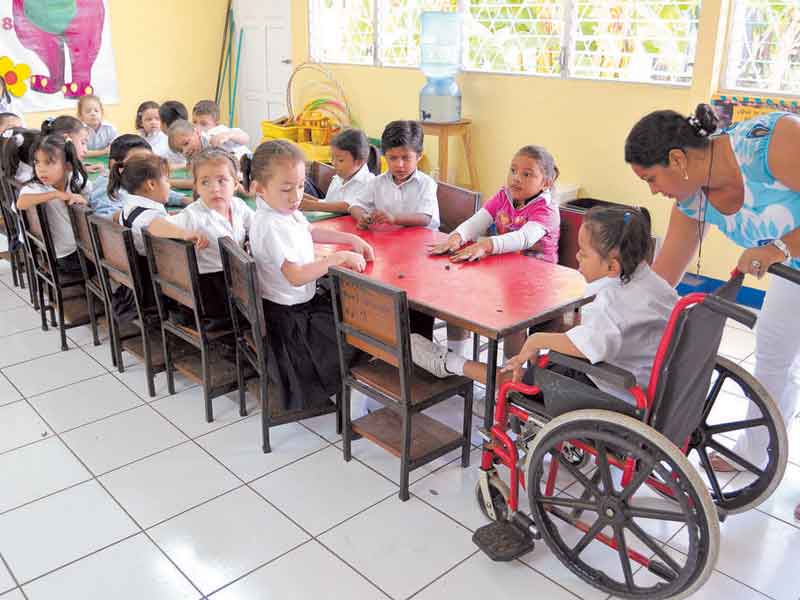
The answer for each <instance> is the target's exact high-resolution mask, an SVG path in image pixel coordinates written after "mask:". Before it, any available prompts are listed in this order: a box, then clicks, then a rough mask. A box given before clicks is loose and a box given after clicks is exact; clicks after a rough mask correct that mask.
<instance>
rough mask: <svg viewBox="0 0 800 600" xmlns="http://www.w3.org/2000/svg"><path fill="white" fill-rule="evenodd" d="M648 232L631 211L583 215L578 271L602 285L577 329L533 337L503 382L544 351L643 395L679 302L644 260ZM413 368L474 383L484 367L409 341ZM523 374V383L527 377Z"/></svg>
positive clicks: (610, 389) (606, 210) (579, 375)
mask: <svg viewBox="0 0 800 600" xmlns="http://www.w3.org/2000/svg"><path fill="white" fill-rule="evenodd" d="M651 243H652V241H651V239H650V227H649V226H648V223H647V220H646V219H645V218H644V216H643V215H642V214H641V212H639V211H638V210H635V209H631V210H626V209H623V208H601V207H597V208H593V209H591V210H590V211H589V212H587V213H586V216H585V217H584V221H583V225H581V228H580V231H579V232H578V254H577V259H578V270H579V271H580V272H581V274H582V275H583V276H584V278H585V279H586V281H587V283H590V284H591V283H593V282H598V281H600V280H602V279H605V278H607V279H609V280H610V281H609V282H608V284H607V285H605V286H603V287H601V288H600V289H599V291H598V292H597V295H596V296H595V299H594V301H593V302H591V303H589V304H587V305H586V306H584V307H583V309H582V311H581V323H580V325H578V326H576V327H573V328H572V329H570V330H569V331H567V332H566V333H544V332H542V333H534V334H533V335H531V336H530V337H529V338H528V339H527V341H526V342H525V344H524V345H523V347H522V351H521V352H520V353H519V354H518V355H517V356H514V357H513V358H511V359H509V361H508V362H507V363H506V365H505V366H504V367H503V368H502V371H501V372H502V373H504V374H505V375H506V376H508V375H512V376H513V378H514V380H515V381H518V380H519V379H520V376H521V374H522V368H523V367H524V365H525V364H526V363H527V362H528V361H529V360H533V359H535V358H536V356H537V355H538V353H539V350H543V349H550V350H555V351H557V352H560V353H562V354H567V355H570V356H576V357H578V358H583V359H587V360H589V361H590V362H591V363H592V364H595V363H598V362H608V363H611V364H613V365H616V366H617V367H620V368H622V369H625V370H627V371H630V372H631V373H633V374H634V376H635V377H636V382H637V383H638V384H639V385H640V386H642V387H643V388H644V387H646V386H647V384H648V382H649V380H650V369H651V367H652V365H653V360H654V358H655V355H656V350H657V349H658V344H659V342H660V341H661V336H662V334H663V332H664V328H665V327H666V325H667V321H668V320H669V316H670V314H671V312H672V308H673V307H674V305H675V302H676V301H677V299H678V296H677V294H676V293H675V290H674V289H673V288H672V287H671V286H670V285H669V284H667V283H666V282H665V281H664V280H663V279H662V278H661V277H659V276H658V275H656V274H655V273H653V271H651V270H650V267H649V265H648V264H647V259H648V257H649V255H650V245H651ZM412 338H413V339H412V342H411V344H412V354H413V357H414V361H415V362H416V363H417V364H418V365H420V366H422V367H423V368H425V369H426V370H428V371H430V372H431V373H434V374H435V375H437V376H439V377H443V376H447V375H449V374H450V373H459V374H461V373H464V374H465V375H467V376H468V377H474V378H476V379H479V380H480V373H481V371H483V372H485V365H481V364H480V363H476V362H473V361H465V360H464V359H463V358H461V357H459V356H458V355H455V354H454V353H448V352H447V351H446V349H442V348H440V347H436V346H435V345H434V344H432V343H431V342H430V341H429V340H426V339H424V338H421V337H420V336H412ZM553 368H554V370H557V371H559V372H561V373H562V374H566V375H568V376H570V377H572V378H574V379H578V380H580V381H582V382H583V383H586V384H587V385H591V386H594V387H597V388H600V389H601V390H603V391H605V392H607V393H610V394H613V395H615V396H618V397H620V398H622V399H623V400H626V401H627V402H631V403H632V402H633V399H632V397H631V396H630V394H628V393H627V391H626V390H622V389H618V388H615V387H614V386H610V385H608V384H606V383H604V382H602V381H600V380H593V379H592V378H591V377H587V376H586V375H584V374H582V373H579V372H576V371H572V370H565V369H563V368H561V367H557V366H554V367H553ZM529 373H530V375H529V374H526V379H528V381H529V382H530V383H533V382H532V381H530V380H531V379H532V377H531V375H532V374H533V372H529Z"/></svg>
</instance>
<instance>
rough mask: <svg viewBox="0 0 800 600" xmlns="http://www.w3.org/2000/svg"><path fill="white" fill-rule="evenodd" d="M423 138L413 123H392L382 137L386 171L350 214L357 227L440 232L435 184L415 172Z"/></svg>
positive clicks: (355, 204)
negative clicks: (399, 227) (435, 230)
mask: <svg viewBox="0 0 800 600" xmlns="http://www.w3.org/2000/svg"><path fill="white" fill-rule="evenodd" d="M423 137H424V134H423V132H422V126H421V125H420V124H419V123H417V122H416V121H392V122H391V123H389V124H388V125H387V126H386V128H385V129H384V130H383V135H381V152H383V155H384V157H386V163H387V164H388V166H389V170H388V171H386V173H383V174H381V175H379V176H377V177H375V179H373V180H372V181H371V182H369V184H367V186H366V187H365V189H364V191H363V193H361V194H360V195H359V197H358V198H356V200H355V201H353V203H352V205H351V206H350V214H351V215H353V217H354V218H355V219H356V221H358V226H359V227H361V228H364V229H366V228H368V227H369V226H370V225H378V224H381V223H387V224H391V225H402V226H404V227H427V228H428V229H439V201H438V199H437V197H436V181H434V180H433V179H432V178H431V177H430V176H428V175H426V174H425V173H422V172H421V171H419V170H418V169H417V163H418V162H419V159H420V156H422V142H423Z"/></svg>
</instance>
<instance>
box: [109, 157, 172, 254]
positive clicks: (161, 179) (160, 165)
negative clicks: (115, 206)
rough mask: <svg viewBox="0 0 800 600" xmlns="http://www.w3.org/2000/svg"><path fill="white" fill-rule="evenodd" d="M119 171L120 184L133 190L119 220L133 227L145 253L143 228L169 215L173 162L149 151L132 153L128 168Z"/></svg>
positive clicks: (140, 248) (136, 244) (135, 242)
mask: <svg viewBox="0 0 800 600" xmlns="http://www.w3.org/2000/svg"><path fill="white" fill-rule="evenodd" d="M112 172H113V171H112ZM118 173H119V185H120V186H121V187H124V188H125V189H126V190H129V192H128V193H127V194H125V196H124V202H123V207H122V210H121V211H120V215H119V223H120V225H123V226H125V227H129V228H130V229H131V231H132V232H133V243H134V245H135V246H136V250H137V251H138V252H139V254H140V255H142V256H144V255H145V249H144V240H143V239H142V229H144V228H145V227H147V226H148V225H150V223H152V222H153V220H154V219H157V218H164V217H167V216H168V215H167V209H166V208H165V205H166V203H167V200H169V164H168V163H167V160H166V159H165V158H163V157H161V156H156V155H155V154H151V153H150V152H146V153H143V154H135V155H133V156H129V157H128V159H127V160H126V162H125V168H124V169H121V170H119V171H118Z"/></svg>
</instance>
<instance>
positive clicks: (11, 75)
mask: <svg viewBox="0 0 800 600" xmlns="http://www.w3.org/2000/svg"><path fill="white" fill-rule="evenodd" d="M30 76H31V68H30V67H29V66H28V65H26V64H24V63H19V64H18V65H16V66H14V61H12V60H11V59H10V58H9V57H7V56H0V77H2V78H3V79H4V80H5V82H6V88H7V89H8V93H9V94H11V95H12V96H16V97H17V98H20V97H21V96H22V95H23V94H25V92H27V91H28V86H27V85H25V80H26V79H28V78H29V77H30Z"/></svg>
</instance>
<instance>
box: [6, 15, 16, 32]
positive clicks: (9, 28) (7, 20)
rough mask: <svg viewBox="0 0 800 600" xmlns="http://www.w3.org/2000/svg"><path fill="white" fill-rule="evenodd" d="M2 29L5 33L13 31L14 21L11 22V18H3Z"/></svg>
mask: <svg viewBox="0 0 800 600" xmlns="http://www.w3.org/2000/svg"><path fill="white" fill-rule="evenodd" d="M3 29H5V30H6V31H9V30H11V29H14V21H12V20H11V17H3Z"/></svg>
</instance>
